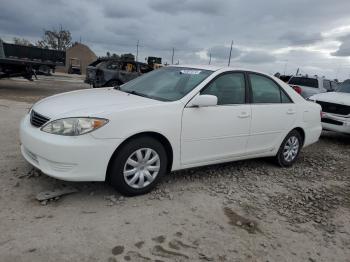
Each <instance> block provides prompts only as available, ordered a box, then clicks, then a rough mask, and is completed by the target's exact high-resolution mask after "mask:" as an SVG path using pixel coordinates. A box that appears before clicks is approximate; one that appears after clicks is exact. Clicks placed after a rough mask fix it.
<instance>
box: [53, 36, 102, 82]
mask: <svg viewBox="0 0 350 262" xmlns="http://www.w3.org/2000/svg"><path fill="white" fill-rule="evenodd" d="M96 59H97V56H96V55H95V53H94V52H93V51H92V50H91V49H90V48H89V47H88V46H86V45H84V44H81V43H75V44H73V45H72V46H71V47H70V48H68V49H67V50H66V66H65V67H57V68H56V71H57V72H64V73H68V70H69V67H70V65H71V64H73V66H74V67H76V66H79V65H80V68H81V74H83V75H85V73H86V67H87V66H88V65H89V64H91V63H92V62H93V61H95V60H96Z"/></svg>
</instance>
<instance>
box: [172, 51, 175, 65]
mask: <svg viewBox="0 0 350 262" xmlns="http://www.w3.org/2000/svg"><path fill="white" fill-rule="evenodd" d="M174 53H175V48H173V54H172V56H171V64H172V65H173V64H174Z"/></svg>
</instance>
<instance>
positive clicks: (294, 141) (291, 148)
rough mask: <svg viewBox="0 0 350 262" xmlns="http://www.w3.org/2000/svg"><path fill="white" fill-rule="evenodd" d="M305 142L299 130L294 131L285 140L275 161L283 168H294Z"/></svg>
mask: <svg viewBox="0 0 350 262" xmlns="http://www.w3.org/2000/svg"><path fill="white" fill-rule="evenodd" d="M302 145H303V140H302V137H301V135H300V133H299V132H298V131H297V130H292V131H291V132H290V133H289V134H288V135H287V136H286V138H285V139H284V140H283V142H282V144H281V146H280V148H279V150H278V153H277V155H276V157H275V160H276V162H277V164H278V165H280V166H281V167H290V166H292V165H293V164H294V163H295V162H296V160H297V159H298V156H299V154H300V151H301V148H302Z"/></svg>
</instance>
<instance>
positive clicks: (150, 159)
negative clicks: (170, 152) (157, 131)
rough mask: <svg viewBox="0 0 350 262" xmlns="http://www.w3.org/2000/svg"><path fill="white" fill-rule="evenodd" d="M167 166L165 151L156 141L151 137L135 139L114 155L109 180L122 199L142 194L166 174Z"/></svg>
mask: <svg viewBox="0 0 350 262" xmlns="http://www.w3.org/2000/svg"><path fill="white" fill-rule="evenodd" d="M167 163H168V159H167V154H166V151H165V149H164V147H163V145H162V144H161V143H160V142H159V141H158V140H156V139H154V138H152V137H139V138H135V139H132V140H130V141H129V142H127V143H126V144H125V145H123V146H122V147H121V148H120V149H119V150H118V151H117V153H116V154H115V155H114V158H113V159H112V163H111V166H110V169H109V174H108V175H109V180H110V183H111V185H112V186H113V187H114V188H115V189H116V190H117V191H119V192H120V193H121V194H123V195H126V196H136V195H142V194H146V193H148V192H149V191H151V190H152V189H153V188H154V187H155V186H156V185H157V183H158V182H159V180H160V179H161V177H162V176H163V175H164V174H165V173H166V171H167Z"/></svg>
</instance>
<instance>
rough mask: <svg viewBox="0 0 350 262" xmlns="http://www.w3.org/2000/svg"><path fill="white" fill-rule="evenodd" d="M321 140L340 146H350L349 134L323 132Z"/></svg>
mask: <svg viewBox="0 0 350 262" xmlns="http://www.w3.org/2000/svg"><path fill="white" fill-rule="evenodd" d="M320 139H321V140H323V141H326V142H331V143H335V144H339V145H350V135H347V134H341V133H337V132H331V131H323V132H322V134H321V137H320Z"/></svg>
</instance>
